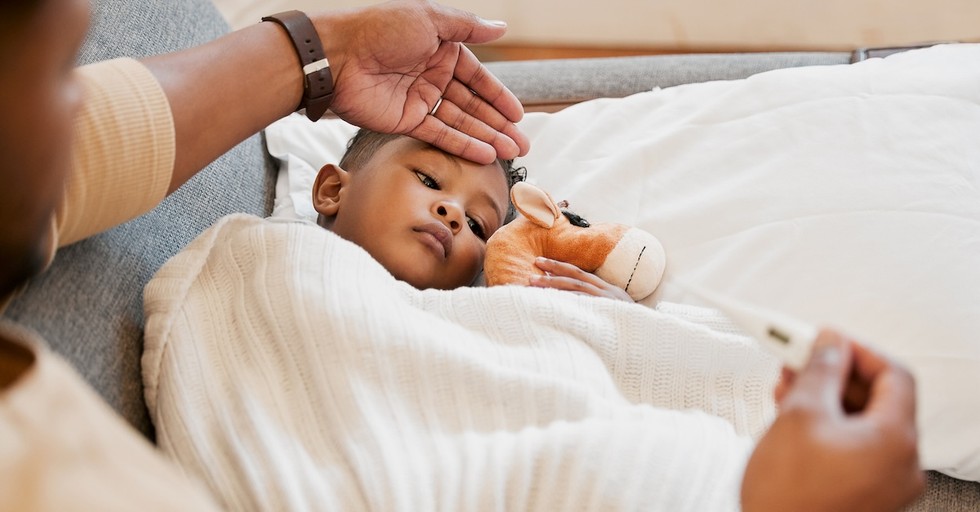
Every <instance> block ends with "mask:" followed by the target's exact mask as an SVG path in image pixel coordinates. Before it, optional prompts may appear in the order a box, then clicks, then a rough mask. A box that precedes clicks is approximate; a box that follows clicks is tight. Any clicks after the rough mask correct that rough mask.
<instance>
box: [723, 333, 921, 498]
mask: <svg viewBox="0 0 980 512" xmlns="http://www.w3.org/2000/svg"><path fill="white" fill-rule="evenodd" d="M776 395H777V400H778V401H779V403H780V408H781V411H780V415H779V417H777V418H776V421H775V422H774V423H773V424H772V426H771V427H770V429H769V431H768V432H767V433H766V435H765V436H764V437H763V438H762V439H761V440H760V441H759V444H758V446H757V447H756V449H755V452H754V453H753V454H752V457H751V458H750V460H749V463H748V465H747V467H746V470H745V476H744V478H743V481H742V507H743V510H745V511H746V512H754V511H781V510H809V511H840V510H847V511H886V510H898V509H900V508H901V507H902V506H904V505H906V504H908V503H909V502H911V501H912V500H914V499H915V498H916V497H917V496H918V495H919V494H920V493H921V492H922V490H923V488H924V485H925V483H924V475H923V473H922V471H921V469H920V468H919V462H918V451H917V447H916V428H915V384H914V382H913V379H912V376H911V375H910V374H909V373H908V372H907V371H906V370H904V369H903V368H901V367H900V366H898V365H897V364H895V363H893V362H891V361H889V360H888V359H886V358H885V357H883V356H882V355H880V354H876V353H874V352H873V351H871V350H870V349H868V348H866V347H863V346H861V345H858V344H857V343H854V342H851V341H849V340H847V339H845V338H844V337H843V336H842V335H840V334H838V333H835V332H833V331H830V330H824V331H822V332H821V333H820V336H819V337H818V339H817V343H816V345H815V348H814V352H813V355H812V356H811V358H810V361H809V363H808V364H807V366H806V367H805V368H804V369H803V370H802V371H801V372H800V373H799V374H797V375H793V374H789V373H786V374H784V382H783V383H782V384H781V385H780V386H778V387H777V390H776Z"/></svg>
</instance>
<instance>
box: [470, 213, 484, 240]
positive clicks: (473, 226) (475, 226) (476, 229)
mask: <svg viewBox="0 0 980 512" xmlns="http://www.w3.org/2000/svg"><path fill="white" fill-rule="evenodd" d="M466 224H468V225H469V226H470V231H472V232H473V234H474V235H476V236H478V237H480V240H486V239H487V233H486V231H484V230H483V226H481V225H480V223H479V222H477V221H476V220H475V219H473V218H472V217H466Z"/></svg>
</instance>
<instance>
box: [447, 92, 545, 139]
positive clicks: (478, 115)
mask: <svg viewBox="0 0 980 512" xmlns="http://www.w3.org/2000/svg"><path fill="white" fill-rule="evenodd" d="M443 99H444V101H447V102H449V103H451V104H453V105H455V106H456V107H458V109H459V110H460V111H461V112H462V113H465V114H466V115H467V116H470V117H473V118H474V119H475V120H478V121H479V122H480V123H481V124H482V125H485V126H486V127H487V128H489V129H490V130H492V132H488V133H487V136H484V137H481V136H479V135H476V134H473V135H476V136H477V138H479V139H480V140H482V141H484V142H488V143H491V144H493V142H492V139H493V138H494V137H496V136H498V135H499V134H503V135H504V136H506V137H507V138H508V139H510V140H511V141H513V142H514V144H515V148H514V149H515V150H516V151H515V152H514V155H513V156H511V157H509V158H513V157H514V156H519V155H524V154H527V148H529V147H530V145H531V144H530V140H528V138H527V135H525V134H524V132H522V131H521V130H520V129H519V128H518V127H517V126H516V125H515V124H514V123H513V122H511V120H510V119H507V118H506V117H505V116H504V115H503V114H502V113H501V112H500V111H499V110H497V109H496V108H494V107H493V106H492V105H490V104H489V103H487V101H486V100H485V99H483V97H482V96H480V95H479V94H476V93H474V92H473V90H471V89H470V88H469V87H467V86H465V85H463V84H462V82H460V81H459V80H455V79H454V80H451V81H450V82H449V85H448V87H446V91H445V92H444V93H443ZM440 118H441V119H443V120H445V121H446V122H447V124H449V125H450V126H454V127H455V128H457V129H460V130H462V131H468V130H463V129H462V128H461V126H462V125H463V121H465V118H463V117H460V118H459V120H458V121H457V122H453V120H452V119H450V118H448V117H442V116H440ZM495 146H496V145H495ZM498 149H499V148H498ZM498 153H500V151H499V150H498Z"/></svg>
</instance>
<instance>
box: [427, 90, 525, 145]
mask: <svg viewBox="0 0 980 512" xmlns="http://www.w3.org/2000/svg"><path fill="white" fill-rule="evenodd" d="M433 115H434V116H435V117H436V118H437V119H439V120H440V121H442V122H443V123H444V124H446V125H447V126H449V127H450V128H452V129H454V130H457V131H460V132H463V133H464V134H465V135H468V136H470V137H474V138H476V139H478V140H481V141H483V142H486V143H487V144H490V145H491V146H493V148H494V150H495V151H496V152H497V156H498V157H500V158H515V157H517V156H518V154H519V153H520V147H519V146H518V145H517V143H516V142H515V141H514V140H513V139H511V138H510V137H509V136H508V135H507V134H506V133H503V132H502V131H501V130H499V129H497V128H494V127H491V126H488V125H487V124H486V123H484V122H483V121H482V120H480V119H478V118H476V117H473V116H471V115H469V114H468V113H466V112H465V111H463V110H462V109H460V108H459V106H457V104H456V103H455V102H454V101H452V100H451V99H449V97H443V101H442V103H440V104H439V109H438V110H437V111H436V113H435V114H433ZM505 122H506V121H505ZM506 123H507V125H511V123H510V122H506ZM511 126H513V125H511ZM505 129H506V127H505ZM515 130H516V128H515V129H513V130H507V131H510V132H513V131H515Z"/></svg>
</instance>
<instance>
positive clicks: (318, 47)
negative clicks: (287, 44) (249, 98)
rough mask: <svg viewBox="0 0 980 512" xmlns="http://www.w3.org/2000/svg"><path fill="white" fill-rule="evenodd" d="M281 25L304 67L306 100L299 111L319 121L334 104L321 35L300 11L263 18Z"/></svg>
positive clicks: (301, 101)
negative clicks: (331, 104) (331, 103)
mask: <svg viewBox="0 0 980 512" xmlns="http://www.w3.org/2000/svg"><path fill="white" fill-rule="evenodd" d="M262 21H271V22H274V23H278V24H279V25H280V26H282V28H284V29H286V33H287V34H289V38H290V39H292V40H293V47H294V48H295V49H296V55H298V56H299V62H300V67H302V68H303V99H302V100H300V102H299V106H298V107H296V110H297V111H299V110H302V109H304V108H305V109H306V117H308V118H310V120H311V121H316V120H318V119H320V118H321V117H323V113H324V112H326V111H327V109H328V108H330V102H331V101H333V75H332V74H330V63H329V62H327V56H326V55H325V54H324V53H323V45H322V44H321V43H320V36H319V35H317V33H316V28H315V27H314V26H313V22H312V21H310V18H309V17H307V16H306V14H304V13H302V12H300V11H286V12H281V13H279V14H273V15H271V16H266V17H264V18H262Z"/></svg>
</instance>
